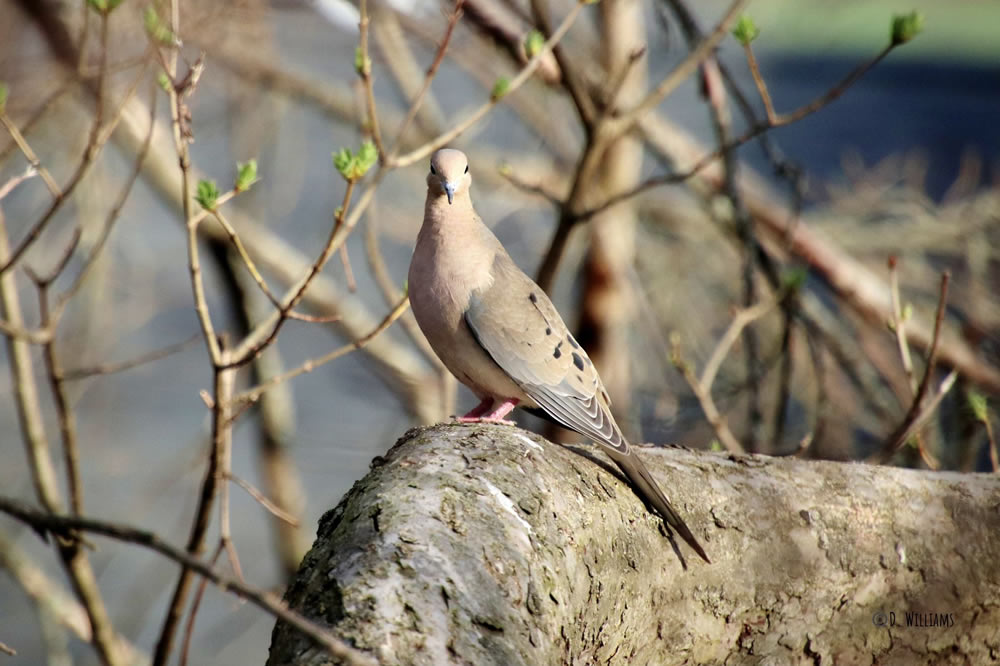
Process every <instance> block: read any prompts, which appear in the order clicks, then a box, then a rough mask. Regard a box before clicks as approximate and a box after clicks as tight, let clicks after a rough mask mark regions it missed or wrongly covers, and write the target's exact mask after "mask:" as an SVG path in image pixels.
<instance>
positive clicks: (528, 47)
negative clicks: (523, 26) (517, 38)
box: [524, 30, 545, 58]
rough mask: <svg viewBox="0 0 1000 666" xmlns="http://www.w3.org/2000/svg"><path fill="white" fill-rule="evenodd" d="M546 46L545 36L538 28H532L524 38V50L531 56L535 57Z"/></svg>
mask: <svg viewBox="0 0 1000 666" xmlns="http://www.w3.org/2000/svg"><path fill="white" fill-rule="evenodd" d="M543 46H545V36H544V35H542V33H540V32H538V31H537V30H532V31H531V32H529V33H528V36H527V37H525V38H524V52H525V53H526V54H527V56H528V57H529V58H534V57H535V56H536V55H538V52H539V51H541V50H542V47H543Z"/></svg>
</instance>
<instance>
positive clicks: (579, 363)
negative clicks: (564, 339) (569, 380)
mask: <svg viewBox="0 0 1000 666" xmlns="http://www.w3.org/2000/svg"><path fill="white" fill-rule="evenodd" d="M573 365H575V366H576V369H577V370H583V357H582V356H580V355H579V354H577V353H576V352H573Z"/></svg>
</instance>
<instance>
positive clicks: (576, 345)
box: [566, 335, 580, 349]
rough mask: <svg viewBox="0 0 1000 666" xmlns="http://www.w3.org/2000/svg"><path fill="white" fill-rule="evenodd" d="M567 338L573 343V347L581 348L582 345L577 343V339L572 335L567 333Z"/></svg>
mask: <svg viewBox="0 0 1000 666" xmlns="http://www.w3.org/2000/svg"><path fill="white" fill-rule="evenodd" d="M566 339H567V340H569V343H570V344H571V345H573V349H579V348H580V345H578V344H576V340H574V339H573V336H572V335H567V336H566Z"/></svg>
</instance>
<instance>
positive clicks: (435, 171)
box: [431, 164, 437, 176]
mask: <svg viewBox="0 0 1000 666" xmlns="http://www.w3.org/2000/svg"><path fill="white" fill-rule="evenodd" d="M431 173H432V174H434V175H435V176H436V175H437V169H435V168H434V165H433V164H432V165H431Z"/></svg>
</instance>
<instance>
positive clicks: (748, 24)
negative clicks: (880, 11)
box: [733, 14, 760, 46]
mask: <svg viewBox="0 0 1000 666" xmlns="http://www.w3.org/2000/svg"><path fill="white" fill-rule="evenodd" d="M758 35H760V29H759V28H758V27H757V24H755V23H754V22H753V19H752V18H750V17H749V16H747V15H746V14H744V15H743V16H740V18H739V20H737V21H736V25H734V26H733V37H735V38H736V41H738V42H739V43H740V44H742V45H743V46H749V45H750V42H752V41H753V40H755V39H757V36H758Z"/></svg>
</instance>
